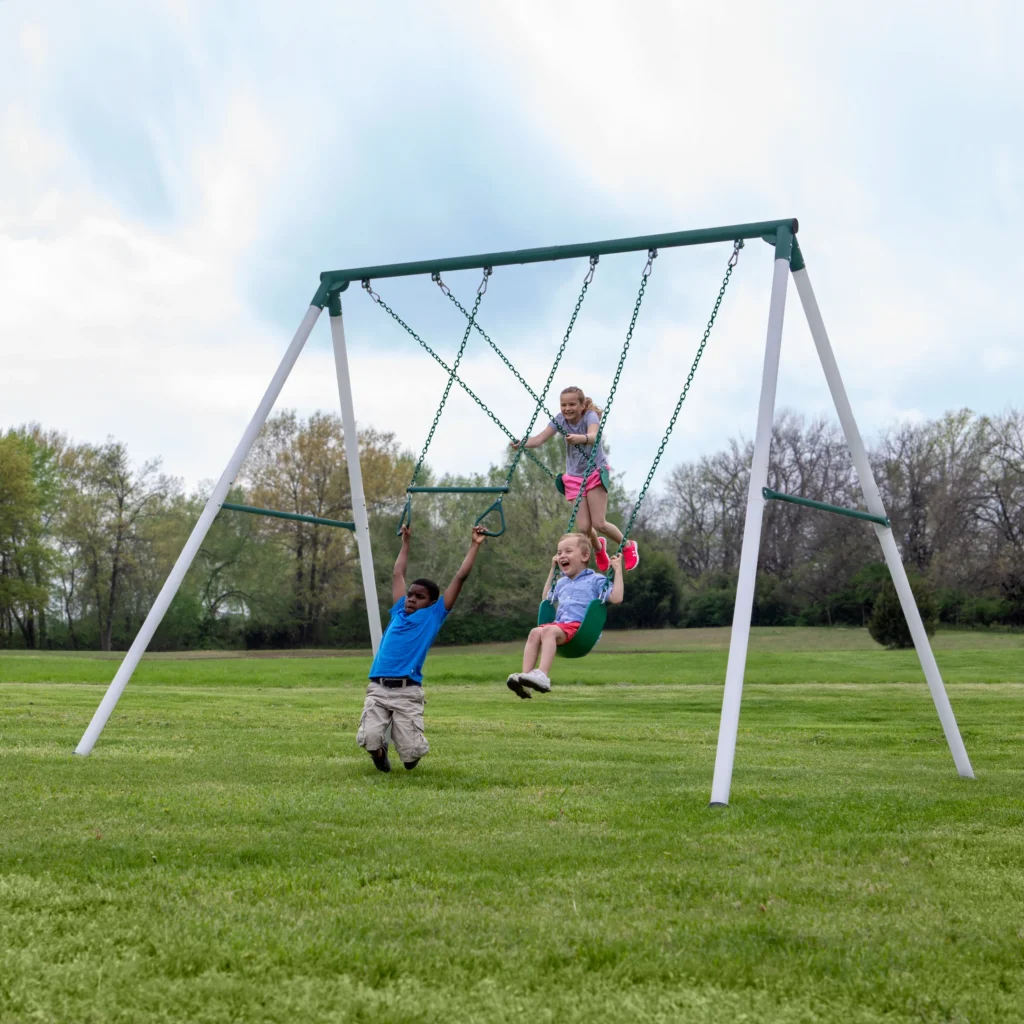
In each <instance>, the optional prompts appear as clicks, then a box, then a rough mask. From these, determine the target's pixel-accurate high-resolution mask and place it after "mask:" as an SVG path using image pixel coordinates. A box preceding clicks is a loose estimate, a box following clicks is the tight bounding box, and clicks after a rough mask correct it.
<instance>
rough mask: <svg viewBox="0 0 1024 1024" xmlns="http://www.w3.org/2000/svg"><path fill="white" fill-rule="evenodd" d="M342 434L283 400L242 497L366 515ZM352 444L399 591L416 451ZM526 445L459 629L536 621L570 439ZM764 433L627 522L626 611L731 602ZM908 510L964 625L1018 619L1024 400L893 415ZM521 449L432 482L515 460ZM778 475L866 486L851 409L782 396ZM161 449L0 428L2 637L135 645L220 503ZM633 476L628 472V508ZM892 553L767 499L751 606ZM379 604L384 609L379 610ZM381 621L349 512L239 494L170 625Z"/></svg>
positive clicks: (239, 490) (772, 621)
mask: <svg viewBox="0 0 1024 1024" xmlns="http://www.w3.org/2000/svg"><path fill="white" fill-rule="evenodd" d="M343 442H344V437H343V433H342V427H341V423H340V421H339V420H338V418H337V417H336V416H331V415H325V414H315V415H313V416H311V417H310V418H309V419H308V420H302V419H300V418H299V417H298V416H296V414H295V413H294V412H283V413H280V414H278V415H276V416H274V417H272V418H271V419H270V420H269V421H268V422H267V424H266V426H265V428H264V430H263V432H262V433H261V435H260V437H259V439H258V440H257V442H256V444H255V446H254V448H253V451H252V452H251V453H250V455H249V458H248V459H247V460H246V463H245V465H244V466H243V469H242V472H241V473H240V475H239V478H238V480H237V481H236V486H235V487H234V489H233V490H232V493H231V494H230V495H229V500H230V501H232V502H235V503H238V504H248V505H256V506H260V507H265V508H274V509H278V510H281V511H288V512H298V513H303V514H307V515H314V516H318V517H321V518H327V519H335V520H351V519H352V507H351V495H350V491H349V483H348V472H347V468H346V463H345V451H344V443H343ZM359 449H360V456H361V463H362V471H363V477H364V486H365V490H366V497H367V504H368V508H369V514H370V523H371V535H372V541H373V549H374V554H375V562H376V566H375V567H376V574H377V581H378V591H379V594H380V597H381V605H382V608H384V609H386V608H387V606H388V604H389V601H388V595H389V593H390V567H391V562H392V558H393V554H394V552H395V551H396V550H397V540H396V537H395V526H396V523H397V520H398V517H399V515H400V512H401V509H402V506H403V505H404V503H405V499H406V496H405V487H406V484H407V483H408V480H409V477H410V475H411V471H412V466H413V461H414V459H413V455H412V453H411V452H409V451H408V450H406V449H404V448H402V447H401V445H400V444H399V442H398V441H397V439H396V438H395V437H394V435H393V434H389V433H384V432H380V431H376V430H373V429H367V430H365V431H363V432H362V433H361V435H360V437H359ZM535 454H537V455H538V459H539V463H542V464H538V463H535V462H532V461H528V460H523V461H522V462H521V463H520V468H519V470H518V471H517V479H516V481H515V483H514V486H513V490H512V492H511V493H510V494H509V495H508V496H507V498H506V499H505V513H506V518H507V522H508V529H507V532H506V533H505V535H504V536H503V537H501V538H500V539H497V540H493V541H489V542H488V543H487V544H486V545H485V546H484V549H483V551H482V552H481V557H480V560H479V562H478V568H477V571H476V572H475V573H474V574H473V576H472V577H471V579H470V581H469V583H468V584H467V586H466V588H465V590H464V591H463V595H464V596H463V597H462V599H461V600H460V602H459V607H458V609H457V610H456V613H455V614H453V616H452V618H451V620H450V621H449V624H448V626H447V627H446V629H445V632H444V633H443V634H442V638H443V639H444V640H446V641H447V642H449V643H462V642H472V641H482V640H504V639H520V638H521V637H522V636H523V635H524V632H525V630H526V629H527V628H528V626H529V625H530V624H531V623H532V622H533V621H534V618H535V615H536V606H537V602H538V600H539V597H540V593H539V589H540V586H541V584H542V583H543V580H544V577H545V575H546V573H547V568H548V565H549V561H550V556H551V552H552V551H553V549H554V546H555V543H556V542H557V539H558V536H559V535H560V533H561V532H562V530H563V529H564V526H565V522H566V520H567V517H568V505H567V504H566V502H565V501H564V499H563V498H562V497H561V496H560V495H559V494H558V492H557V491H556V490H555V487H554V485H553V481H552V475H553V474H554V473H556V472H558V471H559V470H560V468H561V466H560V458H561V456H560V453H559V451H558V448H557V446H556V445H554V444H552V445H548V446H545V448H544V449H540V450H538V451H537V452H536V453H535ZM751 454H752V444H751V443H750V442H749V441H743V440H739V439H733V440H731V441H729V443H728V444H727V445H726V447H725V448H723V449H722V450H721V451H718V452H715V453H714V454H712V455H708V456H704V457H702V458H699V459H696V460H693V461H690V462H685V463H682V464H681V465H678V466H676V467H675V468H674V469H672V470H671V471H670V472H669V473H668V474H666V476H665V477H664V484H663V486H662V488H661V490H660V491H659V492H658V493H657V494H652V495H650V496H649V497H648V499H647V501H646V502H645V504H644V506H643V508H642V509H641V513H640V515H639V517H638V519H637V522H636V525H635V527H634V534H633V535H634V537H636V539H638V540H639V542H640V544H641V555H642V557H641V563H640V567H639V568H638V569H637V570H636V571H635V572H634V573H632V574H631V575H630V579H629V581H628V583H629V585H628V586H627V588H626V600H625V601H624V602H623V604H622V605H621V606H619V607H616V608H614V609H612V610H611V614H610V615H609V628H636V627H646V628H656V627H661V626H720V625H728V624H729V623H730V622H731V616H732V604H733V600H734V597H735V587H736V575H737V568H738V565H739V556H740V545H741V541H742V529H743V520H744V515H745V510H746V500H747V486H748V482H749V469H750V460H751ZM870 458H871V463H872V466H873V468H874V472H875V475H876V480H877V481H878V484H879V487H880V489H881V492H882V497H883V500H884V502H885V505H886V508H887V510H888V512H889V515H890V518H891V520H892V525H893V530H894V532H895V535H896V540H897V543H898V545H899V547H900V550H901V552H902V553H903V557H904V560H905V563H906V565H907V568H908V571H909V572H910V573H911V575H912V577H913V578H914V579H915V581H916V583H915V585H917V586H920V587H922V588H925V589H926V590H927V592H928V593H929V594H930V596H931V597H932V598H933V600H934V604H935V607H936V609H937V612H938V616H939V619H940V620H941V621H942V622H944V623H946V624H948V625H950V626H959V627H965V626H995V625H998V626H1004V627H1013V626H1020V625H1024V414H1021V413H1020V412H1018V411H1015V410H1010V411H1008V412H1006V413H1004V414H1001V415H998V416H980V415H976V414H974V413H972V412H970V411H967V410H963V411H959V412H951V413H947V414H946V415H945V416H943V417H941V418H940V419H937V420H934V421H929V422H924V423H902V424H898V425H896V426H894V427H892V428H891V429H889V430H887V431H885V432H884V433H883V434H882V435H881V436H880V437H879V438H878V439H877V441H876V443H875V444H874V445H873V447H872V449H871V451H870ZM503 474H504V467H503V466H500V465H496V466H494V467H493V468H492V469H491V471H490V472H489V473H486V474H481V475H479V476H475V477H459V478H443V479H435V477H434V476H433V475H432V474H430V473H429V471H428V473H427V475H426V477H424V478H422V479H424V480H425V482H428V483H456V482H457V483H463V484H470V485H481V484H491V483H499V482H501V478H502V477H503ZM769 486H770V487H772V488H773V489H774V490H778V491H783V492H786V493H789V494H796V495H800V496H803V497H808V498H812V499H815V500H818V501H824V502H828V503H830V504H835V505H843V506H848V507H861V505H862V501H861V498H860V493H859V487H858V485H857V480H856V474H855V472H854V470H853V466H852V464H851V460H850V456H849V452H848V450H847V448H846V444H845V441H844V440H843V438H842V435H841V433H840V431H839V429H838V428H837V427H836V426H835V425H834V424H832V423H830V422H828V421H827V420H824V419H819V420H811V421H808V420H805V419H804V418H802V417H800V416H798V415H796V414H794V413H791V412H783V413H781V414H780V415H779V416H778V417H777V419H776V422H775V425H774V430H773V438H772V447H771V462H770V468H769ZM207 496H208V489H206V488H203V487H200V488H199V489H197V490H195V491H193V492H191V493H186V492H185V490H184V489H183V487H182V485H181V482H180V481H178V480H177V479H175V478H173V477H169V476H167V475H166V474H164V473H162V472H161V467H160V463H159V462H158V461H153V462H146V463H142V464H139V463H136V462H134V461H133V460H132V459H131V457H130V454H129V452H128V449H127V447H126V446H125V445H124V444H123V443H121V442H118V441H114V440H108V441H106V442H105V443H103V444H100V445H93V444H82V443H76V442H74V441H72V440H71V439H69V438H68V437H67V436H66V435H64V434H61V433H60V432H58V431H54V430H45V429H43V428H41V427H39V426H34V425H33V426H23V427H19V428H16V429H12V430H9V431H8V432H7V433H6V434H5V435H3V436H2V437H0V645H6V646H7V647H23V648H29V649H44V648H50V649H100V650H117V649H123V648H124V647H126V646H127V645H128V644H129V643H130V642H131V639H132V637H133V636H134V634H135V632H136V631H137V629H138V628H139V626H140V625H141V622H142V620H143V618H144V617H145V615H146V612H147V611H148V609H149V607H150V606H151V605H152V602H153V600H154V599H155V597H156V594H157V592H158V591H159V589H160V587H161V586H162V584H163V581H164V579H165V578H166V576H167V573H168V572H169V570H170V567H171V565H172V564H173V562H174V560H175V558H176V557H177V554H178V552H179V551H180V550H181V548H182V546H183V544H184V542H185V539H186V538H187V536H188V534H189V532H190V531H191V529H192V526H193V525H194V523H195V521H196V519H197V518H198V516H199V513H200V511H201V510H202V507H203V505H204V504H205V501H206V498H207ZM631 497H632V496H631V495H629V494H628V493H627V492H626V491H625V490H624V489H623V488H622V487H621V485H620V484H618V483H614V484H613V488H612V493H611V498H610V502H609V507H610V509H611V510H612V518H616V516H617V517H618V520H619V521H620V522H624V521H625V520H626V518H628V513H629V510H630V508H631ZM487 503H488V502H487V501H486V500H485V499H484V497H483V496H480V495H439V496H417V497H416V499H415V500H414V509H413V532H414V547H413V559H412V564H411V566H410V569H411V571H413V572H415V574H416V575H423V576H430V577H434V578H436V579H439V580H440V581H441V582H442V583H444V582H447V579H448V578H449V577H450V576H451V574H452V573H453V572H454V570H455V568H456V567H457V566H458V564H459V561H460V560H461V557H462V554H463V553H464V549H465V546H466V542H467V540H468V536H469V530H470V527H471V525H472V522H473V520H474V519H475V518H476V516H477V515H478V514H479V513H480V512H481V511H483V508H485V507H486V504H487ZM886 576H887V571H886V569H885V566H884V564H883V563H882V561H881V554H880V551H879V547H878V543H877V540H876V539H875V536H874V531H873V529H872V528H871V527H870V526H868V525H867V524H865V523H862V522H857V521H855V520H850V519H846V518H842V517H838V516H833V515H828V514H827V513H822V512H817V511H814V510H810V509H807V508H801V507H796V506H793V505H788V504H783V503H780V502H769V503H768V505H767V507H766V509H765V515H764V530H763V535H762V542H761V552H760V559H759V563H758V583H757V591H756V596H755V607H754V621H755V623H758V624H762V625H818V624H822V625H836V624H849V625H864V624H866V623H867V621H868V619H869V617H870V615H871V611H872V608H873V606H874V604H875V601H876V600H877V598H878V596H879V594H880V592H881V591H882V588H883V585H884V581H885V579H886ZM385 614H386V612H385ZM368 642H369V631H368V626H367V623H366V610H365V606H364V601H363V596H362V591H361V580H360V575H359V571H358V566H357V551H356V544H355V538H354V536H353V535H352V534H351V533H350V532H349V531H345V530H339V529H332V528H329V527H323V526H313V525H309V524H305V523H297V522H292V521H287V520H280V519H268V518H265V517H256V516H250V515H245V514H241V513H236V512H229V511H227V510H224V511H221V513H220V514H219V515H218V516H217V518H216V520H215V521H214V524H213V526H212V528H211V529H210V532H209V534H208V535H207V537H206V540H205V541H204V543H203V546H202V548H201V549H200V552H199V555H198V557H197V558H196V561H195V563H194V564H193V566H192V569H191V570H190V571H189V573H188V575H187V577H186V579H185V582H184V584H183V585H182V588H181V591H180V592H179V594H178V596H177V597H176V599H175V601H174V602H173V604H172V606H171V608H170V610H169V611H168V614H167V616H166V617H165V619H164V622H163V623H162V624H161V626H160V629H159V630H158V632H157V634H156V637H155V638H154V642H153V647H154V648H155V649H181V648H202V647H239V648H241V647H248V648H282V647H301V646H326V647H332V646H365V645H366V644H368Z"/></svg>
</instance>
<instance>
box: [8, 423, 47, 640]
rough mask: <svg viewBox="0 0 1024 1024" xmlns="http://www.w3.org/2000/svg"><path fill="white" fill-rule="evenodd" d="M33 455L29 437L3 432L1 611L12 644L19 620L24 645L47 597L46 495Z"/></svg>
mask: <svg viewBox="0 0 1024 1024" xmlns="http://www.w3.org/2000/svg"><path fill="white" fill-rule="evenodd" d="M32 456H33V452H32V448H31V446H30V445H29V444H28V443H26V440H25V438H24V437H21V436H19V435H18V434H15V433H13V432H12V433H9V434H7V436H5V437H0V617H2V620H3V622H4V626H5V633H6V643H7V646H10V645H11V641H12V639H13V630H14V624H15V623H16V624H17V626H18V629H19V631H20V633H21V638H22V642H23V643H24V644H25V646H26V647H35V646H36V622H37V620H38V618H39V617H40V616H41V614H42V611H43V609H44V608H45V607H46V602H47V600H48V591H47V586H46V583H47V580H46V575H45V570H44V569H43V566H44V565H45V563H46V561H47V552H46V549H45V546H44V543H43V528H42V518H41V513H42V507H43V495H42V493H41V492H40V489H39V487H38V485H37V483H36V479H35V475H34V473H33V458H32Z"/></svg>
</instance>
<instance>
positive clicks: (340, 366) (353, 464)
mask: <svg viewBox="0 0 1024 1024" xmlns="http://www.w3.org/2000/svg"><path fill="white" fill-rule="evenodd" d="M329 309H330V314H331V340H332V341H333V342H334V366H335V369H336V370H337V373H338V397H339V398H340V399H341V425H342V428H343V429H344V431H345V459H346V461H347V462H348V479H349V488H350V490H351V492H352V518H353V519H354V520H355V524H356V545H357V546H358V548H359V568H360V569H361V570H362V574H363V594H364V596H365V598H366V617H367V618H368V619H369V622H370V644H371V646H372V647H373V653H374V654H376V653H377V648H378V647H380V637H381V629H380V606H379V605H378V603H377V578H376V576H375V575H374V572H373V548H372V547H371V546H370V520H369V518H368V516H367V514H366V494H365V493H364V491H363V473H362V470H361V469H360V466H359V435H358V433H357V432H356V412H355V406H354V405H353V403H352V381H351V378H350V376H349V372H348V350H347V349H346V348H345V324H344V321H343V320H342V316H341V296H340V295H339V294H338V293H337V292H333V293H332V294H331V296H330V306H329Z"/></svg>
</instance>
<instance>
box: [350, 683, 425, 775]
mask: <svg viewBox="0 0 1024 1024" xmlns="http://www.w3.org/2000/svg"><path fill="white" fill-rule="evenodd" d="M425 700H426V698H425V697H424V695H423V687H422V686H404V687H394V688H389V687H386V686H383V685H381V684H380V683H373V682H371V683H370V685H369V686H367V688H366V700H365V702H364V703H363V715H362V717H361V718H360V719H359V731H358V732H357V733H356V743H358V744H359V746H361V747H363V748H365V749H366V750H380V749H381V748H382V747H383V746H384V744H385V742H386V739H385V737H386V734H387V730H388V726H390V727H391V740H392V742H393V743H394V745H395V749H396V750H397V751H398V756H399V758H401V760H402V761H403V762H405V761H415V760H416V759H417V758H420V757H422V756H423V755H424V754H425V753H426V752H427V751H428V750H430V744H429V743H428V742H427V737H426V736H424V735H423V705H424V703H425Z"/></svg>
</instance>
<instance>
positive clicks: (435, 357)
mask: <svg viewBox="0 0 1024 1024" xmlns="http://www.w3.org/2000/svg"><path fill="white" fill-rule="evenodd" d="M363 289H364V291H365V292H366V294H367V295H369V296H370V298H371V299H373V301H374V302H375V303H377V305H378V306H380V308H381V309H383V310H384V312H385V313H387V314H388V315H389V316H390V317H391V318H392V319H393V320H394V321H395V322H396V323H397V324H398V325H399V326H400V327H402V328H403V329H404V330H405V331H406V333H407V334H408V335H409V336H410V337H411V338H414V339H415V340H416V342H417V343H418V344H419V345H420V346H421V348H423V349H424V351H425V352H427V353H428V354H429V355H430V356H431V358H432V359H433V360H434V361H435V362H436V363H437V364H438V365H439V366H440V367H441V369H443V370H444V372H445V373H447V374H451V373H452V368H451V367H450V366H449V365H448V364H447V363H446V362H445V361H444V359H442V358H441V356H439V355H438V354H437V353H436V352H435V351H434V350H433V349H432V348H431V347H430V346H429V345H428V344H427V343H426V342H425V341H424V340H423V339H422V338H421V337H420V336H419V335H418V334H417V333H416V332H415V331H414V330H413V329H412V328H411V327H410V326H409V325H408V324H407V323H406V322H405V321H404V320H403V319H402V318H401V317H400V316H399V315H398V314H397V313H396V312H395V311H394V310H393V309H392V308H391V307H390V306H389V305H388V304H387V303H386V302H385V301H384V300H383V299H382V298H381V297H380V296H379V295H378V294H377V293H376V292H375V291H374V290H373V289H372V288H371V287H370V282H369V281H363ZM464 312H465V314H466V318H467V319H469V316H470V313H469V310H468V309H467V310H464ZM455 381H456V383H457V384H458V385H459V387H461V388H462V390H463V391H465V392H466V394H467V395H469V397H470V398H472V399H473V401H474V402H476V404H477V405H478V406H479V407H480V408H481V409H482V410H483V411H484V412H485V413H486V414H487V415H488V416H489V417H490V419H491V422H492V423H493V424H494V425H495V426H496V427H497V428H498V429H499V430H500V431H501V432H502V433H503V434H504V435H505V436H506V437H507V438H508V439H509V440H510V441H517V440H519V439H518V438H517V437H516V435H515V434H513V433H512V431H511V430H509V429H508V427H506V426H505V424H504V423H502V422H501V420H499V419H498V417H497V416H495V415H494V413H493V412H492V411H491V409H490V408H488V406H487V405H486V404H485V403H484V401H483V399H481V398H480V397H479V395H477V393H476V392H475V391H474V390H473V389H472V388H471V387H470V386H469V385H468V384H467V383H466V382H465V381H464V380H463V379H462V378H461V377H460V376H459V375H458V374H455ZM527 455H528V456H529V458H530V459H531V460H532V461H533V462H534V463H536V464H537V465H538V466H540V468H541V469H543V470H544V472H545V473H547V475H548V476H549V477H551V479H552V480H553V479H554V478H555V474H554V473H552V472H551V470H550V469H548V467H547V466H545V465H544V463H543V462H541V461H540V459H538V458H537V457H536V456H535V455H534V454H533V453H532V452H527Z"/></svg>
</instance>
